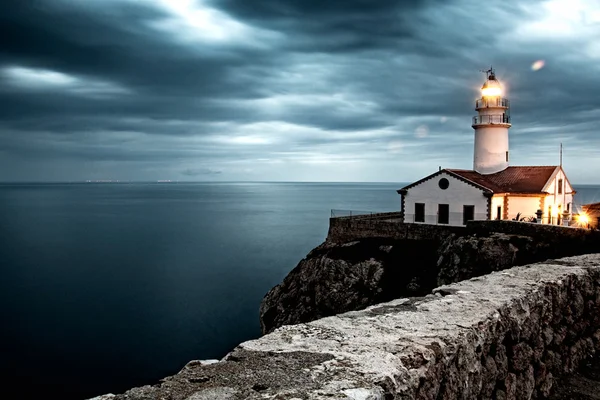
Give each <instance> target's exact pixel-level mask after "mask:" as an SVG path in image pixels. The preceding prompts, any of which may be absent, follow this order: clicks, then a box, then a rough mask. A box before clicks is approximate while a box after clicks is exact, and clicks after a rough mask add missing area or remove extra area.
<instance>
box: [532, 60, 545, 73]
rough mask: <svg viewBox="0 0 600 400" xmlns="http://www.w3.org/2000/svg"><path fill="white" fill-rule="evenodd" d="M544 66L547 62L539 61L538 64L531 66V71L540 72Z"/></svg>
mask: <svg viewBox="0 0 600 400" xmlns="http://www.w3.org/2000/svg"><path fill="white" fill-rule="evenodd" d="M544 65H546V62H545V61H544V60H537V61H536V62H534V63H533V64H531V70H532V71H539V70H540V69H542V68H544Z"/></svg>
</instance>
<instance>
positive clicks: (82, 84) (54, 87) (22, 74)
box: [0, 66, 131, 98]
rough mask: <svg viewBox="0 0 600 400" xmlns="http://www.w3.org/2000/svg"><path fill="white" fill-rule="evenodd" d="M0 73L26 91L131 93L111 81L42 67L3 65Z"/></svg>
mask: <svg viewBox="0 0 600 400" xmlns="http://www.w3.org/2000/svg"><path fill="white" fill-rule="evenodd" d="M0 74H1V75H3V77H4V80H5V84H6V85H9V86H13V87H14V88H17V89H24V90H28V91H43V90H48V91H64V92H65V93H70V94H74V95H79V96H84V97H92V98H112V97H113V96H115V95H123V94H129V93H131V92H130V91H129V90H128V89H126V88H124V87H122V86H119V85H117V84H114V83H112V82H105V81H102V80H96V79H93V78H92V79H90V78H82V77H76V76H73V75H68V74H65V73H62V72H58V71H52V70H48V69H42V68H27V67H21V66H12V67H4V68H3V69H2V70H0Z"/></svg>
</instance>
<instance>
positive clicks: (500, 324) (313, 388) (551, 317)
mask: <svg viewBox="0 0 600 400" xmlns="http://www.w3.org/2000/svg"><path fill="white" fill-rule="evenodd" d="M581 288H585V290H582V289H581ZM574 290H578V291H579V292H580V293H581V296H582V298H583V301H582V302H578V307H583V310H573V309H572V307H571V296H572V294H573V293H574V292H573V291H574ZM599 290H600V255H587V256H579V257H573V258H568V259H562V260H557V261H548V262H545V263H538V264H532V265H528V266H522V267H515V268H512V269H510V270H507V271H502V272H494V273H491V274H489V275H486V276H482V277H478V278H474V279H470V280H467V281H463V282H460V283H456V284H452V285H449V286H444V287H441V288H439V289H437V290H436V292H437V293H440V294H442V295H441V296H429V297H419V298H411V299H399V300H394V301H391V302H388V303H385V304H379V305H376V306H372V307H368V308H367V309H365V310H362V311H352V312H348V313H345V314H341V315H337V316H332V317H328V318H323V319H320V320H317V321H313V322H310V323H306V324H298V325H292V326H284V327H281V328H279V329H277V330H276V331H275V332H273V333H271V334H268V335H266V336H264V337H262V338H260V339H257V340H253V341H249V342H245V343H242V344H241V345H239V346H238V348H236V349H235V350H234V351H233V352H232V353H230V354H229V355H228V356H227V357H225V359H224V360H223V361H221V362H219V363H215V364H210V365H202V363H200V362H197V363H190V364H188V366H186V368H184V369H183V370H182V371H181V372H180V373H179V374H177V375H175V376H172V377H169V378H166V379H164V380H162V382H161V383H160V384H157V385H154V386H146V387H143V388H137V389H132V390H130V391H128V392H126V393H125V394H121V395H117V396H116V397H115V398H114V400H126V399H127V400H142V399H144V400H145V399H169V400H194V399H208V398H214V399H224V398H225V399H227V398H229V399H232V400H233V399H235V400H241V399H273V400H275V399H303V400H309V399H310V400H326V399H327V400H332V399H336V400H337V399H339V400H341V399H346V400H347V399H378V400H379V399H381V400H383V399H385V400H391V399H432V400H433V399H456V398H461V399H477V398H489V397H488V396H489V394H490V393H493V395H494V396H495V397H496V399H528V398H542V397H544V396H547V395H548V393H549V392H550V390H551V388H552V386H553V383H554V381H555V380H554V377H556V376H560V375H562V374H564V373H565V372H570V371H572V370H573V369H574V368H576V367H577V366H578V365H579V364H581V362H582V360H584V358H585V357H590V356H592V355H593V354H594V352H596V351H597V350H599V349H600V347H599V341H600V333H599V332H600V326H599V325H598V324H597V323H595V322H591V323H588V324H578V322H579V321H580V320H583V319H586V320H591V321H595V319H594V318H591V316H592V315H594V314H595V313H597V312H598V311H599V310H600V302H598V300H599V299H600V297H599V296H597V293H598V291H599ZM574 311H577V312H574ZM576 315H577V316H578V317H576ZM561 316H562V317H561ZM563 327H566V328H567V334H566V336H565V338H564V339H563V340H562V341H560V343H558V342H554V339H553V341H552V342H550V343H549V344H548V343H547V335H548V331H549V330H551V331H552V332H558V331H561V329H562V328H563ZM540 346H541V348H540ZM536 351H538V352H540V355H539V356H536ZM572 398H577V397H572ZM581 398H583V397H581Z"/></svg>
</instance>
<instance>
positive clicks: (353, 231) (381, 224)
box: [327, 213, 465, 243]
mask: <svg viewBox="0 0 600 400" xmlns="http://www.w3.org/2000/svg"><path fill="white" fill-rule="evenodd" d="M451 233H456V234H463V233H465V227H461V226H448V225H428V224H412V223H404V222H402V220H401V218H400V213H388V214H376V215H373V216H368V215H367V216H356V217H341V218H330V219H329V232H328V234H327V241H328V242H331V243H346V242H350V241H353V240H357V239H365V238H387V239H415V240H430V239H440V238H442V237H444V236H447V235H449V234H451Z"/></svg>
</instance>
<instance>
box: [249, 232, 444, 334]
mask: <svg viewBox="0 0 600 400" xmlns="http://www.w3.org/2000/svg"><path fill="white" fill-rule="evenodd" d="M438 246H439V244H438V243H437V242H436V241H426V240H422V241H415V240H392V239H363V240H358V241H352V242H349V243H343V244H334V243H330V242H325V243H323V244H322V245H321V246H319V247H317V248H315V249H314V250H312V251H311V252H310V253H309V254H308V256H307V257H306V258H305V259H303V260H302V261H300V263H299V264H298V266H297V267H296V268H294V269H293V270H292V271H291V272H290V273H289V274H288V275H287V277H286V278H285V279H284V280H283V282H282V283H281V284H279V285H277V286H276V287H274V288H273V289H272V290H271V291H270V292H269V293H268V294H267V295H266V296H265V298H264V300H263V302H262V304H261V307H260V321H261V327H262V331H263V333H267V332H271V331H272V330H273V329H275V328H277V327H279V326H282V325H289V324H297V323H301V322H308V321H312V320H315V319H318V318H322V317H327V316H330V315H335V314H339V313H342V312H346V311H352V310H360V309H363V308H365V307H367V306H369V305H372V304H376V303H380V302H383V301H388V300H391V299H395V298H398V297H407V296H419V295H424V294H426V293H428V292H429V291H430V290H431V289H432V288H433V287H435V286H436V277H437V271H436V269H435V268H436V260H437V255H436V248H437V247H438Z"/></svg>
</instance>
